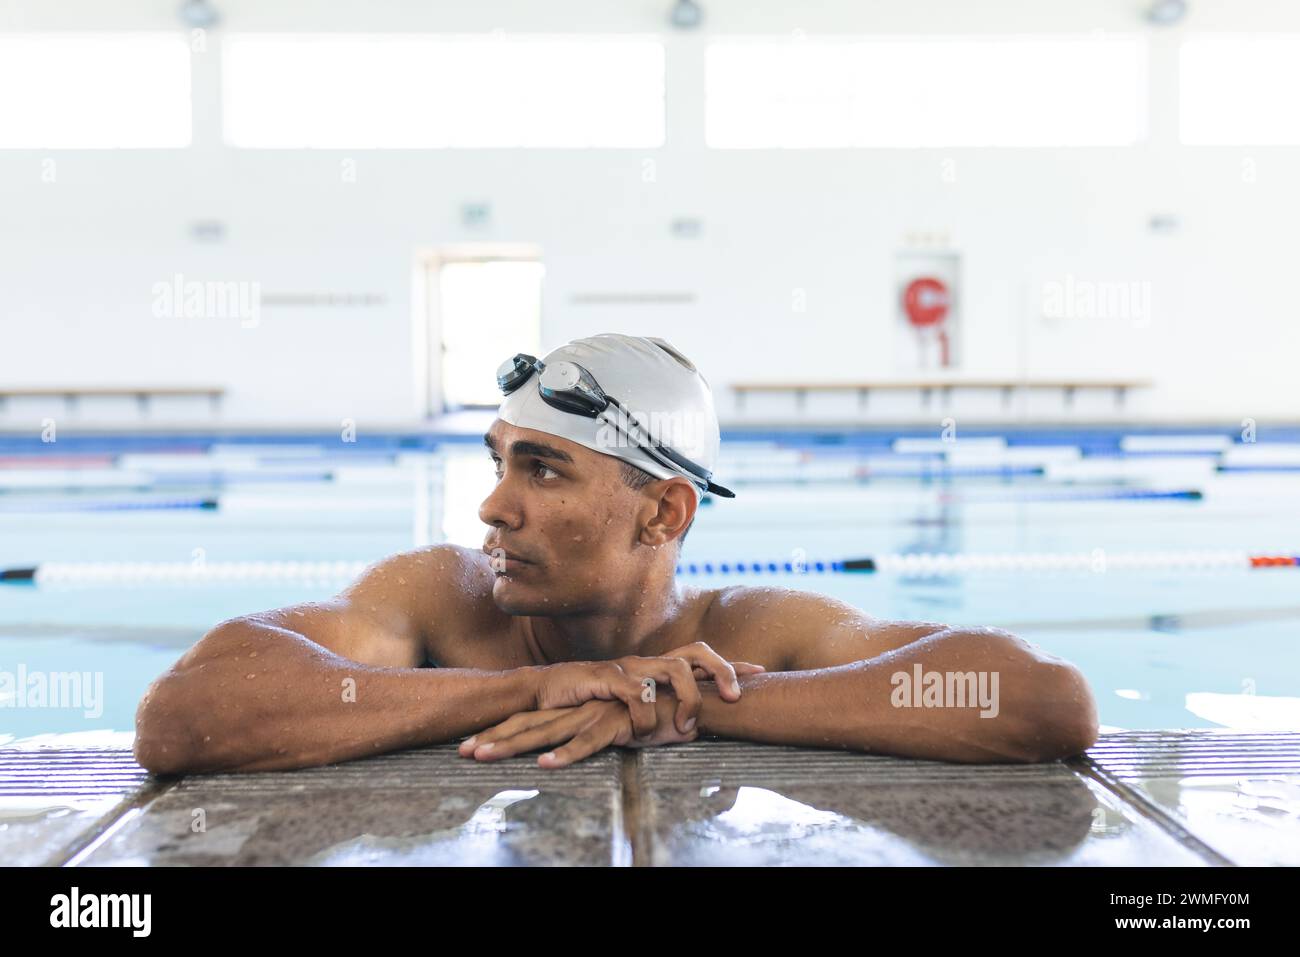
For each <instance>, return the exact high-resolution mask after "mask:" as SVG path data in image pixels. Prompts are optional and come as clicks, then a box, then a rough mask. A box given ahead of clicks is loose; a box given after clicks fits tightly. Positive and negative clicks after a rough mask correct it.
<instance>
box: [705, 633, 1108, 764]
mask: <svg viewBox="0 0 1300 957" xmlns="http://www.w3.org/2000/svg"><path fill="white" fill-rule="evenodd" d="M1007 639H1010V640H1007ZM1016 642H1018V639H1014V638H1010V636H1005V637H1002V636H997V635H991V634H988V633H972V632H954V631H946V632H939V633H937V634H934V635H930V636H928V637H926V638H924V639H922V640H919V641H916V642H913V643H912V644H910V645H907V646H906V647H903V648H899V649H897V650H895V651H891V652H889V653H887V654H884V655H881V656H880V657H878V658H873V659H870V660H867V661H859V662H855V663H853V664H848V665H841V666H838V667H834V668H823V669H819V670H815V671H787V672H773V673H770V674H763V675H753V676H748V677H744V678H741V679H740V684H741V689H742V695H741V698H740V700H739V701H737V702H727V701H723V700H722V699H721V698H720V697H719V696H718V693H717V686H716V685H715V684H714V683H712V682H702V683H701V685H700V688H701V691H702V692H703V696H704V699H703V702H702V704H701V707H700V720H699V726H700V733H701V734H702V735H716V736H718V737H724V738H738V739H742V740H748V741H761V742H766V743H771V744H790V745H802V746H806V747H822V748H847V749H851V750H857V751H866V752H874V753H879V754H891V755H897V756H902V757H912V758H928V759H933V760H942V761H970V762H985V761H1043V760H1052V759H1055V758H1058V757H1064V756H1066V755H1069V754H1074V753H1077V752H1079V751H1082V750H1084V749H1086V748H1087V747H1089V746H1090V745H1091V744H1092V742H1093V740H1095V736H1096V709H1095V704H1094V703H1093V701H1092V697H1091V693H1090V692H1089V691H1088V688H1087V685H1086V683H1084V682H1083V681H1082V677H1081V676H1080V675H1079V674H1078V672H1077V670H1076V669H1074V668H1073V667H1072V666H1070V665H1068V664H1066V663H1064V662H1058V663H1051V662H1045V661H1043V660H1040V659H1035V658H1033V657H1029V656H1026V655H1025V654H1024V653H1023V648H1022V647H1021V646H1019V645H1017V644H1016ZM917 665H919V666H920V669H921V670H920V672H919V676H920V677H921V678H922V681H921V682H920V685H921V687H911V686H912V685H916V684H917V683H918V682H917V681H916V679H917V677H918V672H917V669H916V666H917ZM933 674H937V675H938V676H939V679H938V681H939V682H940V684H939V687H940V688H942V689H951V688H953V687H955V684H954V683H953V681H950V680H948V679H949V676H966V675H973V680H974V684H973V685H969V684H967V685H963V687H964V688H969V687H975V688H978V687H980V685H979V682H980V681H981V680H982V681H983V682H984V684H983V688H984V689H985V690H986V691H987V690H989V689H991V690H992V691H993V692H994V699H995V700H994V702H993V703H992V705H991V706H988V705H986V706H981V705H980V703H979V701H978V700H971V701H968V702H965V704H964V705H963V706H958V705H957V703H956V702H954V701H952V700H944V697H943V694H942V692H941V693H940V694H939V695H938V696H937V698H938V700H937V701H936V700H935V699H936V695H934V694H932V693H931V692H932V691H933V690H934V687H933V679H929V678H928V676H929V675H933ZM899 676H901V678H900V677H899ZM981 676H982V677H981ZM995 676H996V677H995ZM954 680H955V679H954ZM904 685H907V686H908V687H906V688H904V687H903V686H904ZM927 685H928V687H927ZM904 691H906V692H907V694H906V695H904V694H903V692H904ZM913 692H915V693H913ZM971 697H972V699H975V698H977V697H978V695H972V696H971ZM981 714H986V715H989V716H988V717H981Z"/></svg>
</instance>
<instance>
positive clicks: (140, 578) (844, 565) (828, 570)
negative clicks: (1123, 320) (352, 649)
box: [0, 549, 1300, 585]
mask: <svg viewBox="0 0 1300 957" xmlns="http://www.w3.org/2000/svg"><path fill="white" fill-rule="evenodd" d="M371 564H372V563H371V562H364V561H333V562H307V561H303V562H298V561H265V562H255V561H235V562H219V561H203V562H43V563H41V564H39V565H32V566H26V567H15V568H7V569H2V570H0V583H10V584H20V583H34V584H51V585H53V584H61V585H68V584H111V583H127V582H143V583H148V582H157V583H160V584H166V583H183V584H198V583H208V582H291V581H351V580H352V579H355V578H356V577H358V576H359V575H360V574H361V573H362V572H363V571H365V569H366V568H367V567H369V566H370V565H371ZM1252 568H1300V555H1252V554H1250V553H1249V552H1245V551H1238V550H1221V551H1205V550H1201V551H1197V550H1187V551H1160V552H1107V551H1104V550H1101V549H1097V550H1095V551H1091V552H1039V553H1035V552H1001V553H999V552H985V553H980V552H970V553H964V554H942V553H913V554H885V555H877V556H874V557H866V558H850V559H843V560H836V561H779V562H775V561H768V562H682V563H680V564H679V565H678V566H677V573H678V574H679V575H759V574H832V573H841V572H883V573H896V574H901V575H920V576H938V575H948V574H957V573H979V572H993V573H998V572H1032V571H1075V572H1094V573H1095V572H1106V571H1134V570H1137V571H1159V570H1188V571H1234V570H1240V569H1252Z"/></svg>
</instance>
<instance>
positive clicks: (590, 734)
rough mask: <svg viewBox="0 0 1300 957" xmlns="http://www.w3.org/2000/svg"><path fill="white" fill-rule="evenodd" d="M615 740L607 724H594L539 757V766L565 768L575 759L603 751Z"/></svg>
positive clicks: (578, 759) (579, 759)
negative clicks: (567, 741)
mask: <svg viewBox="0 0 1300 957" xmlns="http://www.w3.org/2000/svg"><path fill="white" fill-rule="evenodd" d="M613 741H614V732H613V731H612V730H611V729H610V727H609V726H607V725H602V724H600V723H598V724H595V725H592V726H591V727H589V728H587V729H586V730H584V731H582V732H580V733H579V734H578V735H577V736H575V737H574V738H573V739H572V740H571V741H569V743H568V744H565V745H563V746H561V747H558V748H556V749H555V750H554V751H548V752H547V753H546V754H543V755H542V756H541V757H539V758H538V759H537V764H538V766H539V767H543V768H563V767H567V766H568V765H570V764H573V763H574V762H575V761H581V760H582V759H583V758H588V757H591V755H593V754H595V753H596V752H597V751H603V750H604V749H605V748H607V747H609V745H610V744H612V743H613Z"/></svg>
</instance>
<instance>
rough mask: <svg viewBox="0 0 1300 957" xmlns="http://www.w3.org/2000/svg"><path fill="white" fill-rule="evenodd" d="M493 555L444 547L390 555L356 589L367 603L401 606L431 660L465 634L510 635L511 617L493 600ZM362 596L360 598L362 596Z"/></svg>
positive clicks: (365, 576)
mask: <svg viewBox="0 0 1300 957" xmlns="http://www.w3.org/2000/svg"><path fill="white" fill-rule="evenodd" d="M494 578H495V576H494V575H493V572H492V569H491V567H490V565H489V558H488V556H486V555H484V554H483V553H482V552H480V551H477V550H474V549H469V548H464V547H461V546H459V545H449V544H439V545H427V546H424V547H422V548H416V549H412V550H410V551H406V552H400V553H398V554H396V555H390V556H388V557H387V558H384V559H382V560H380V561H378V562H376V563H374V564H373V565H371V566H370V567H369V568H368V569H367V570H366V572H365V573H364V574H363V575H362V577H361V578H360V579H359V580H358V584H357V585H356V586H354V589H357V588H359V589H364V593H365V597H366V599H367V600H368V601H370V602H372V603H374V602H382V603H384V604H391V605H395V606H399V607H400V608H401V609H402V611H403V612H404V613H405V614H407V615H410V616H412V617H413V618H414V620H415V621H417V622H418V623H419V624H420V628H421V631H422V633H423V634H424V636H425V638H426V645H427V646H428V648H429V650H430V653H431V656H436V655H437V652H436V651H435V649H438V650H443V649H445V647H446V643H447V642H448V641H449V640H456V639H459V638H460V636H463V635H466V634H478V635H481V636H483V637H485V638H486V637H489V636H491V635H493V634H496V633H498V632H504V631H506V630H508V628H509V623H510V616H509V615H507V614H506V613H505V612H503V611H501V610H500V609H499V608H498V607H497V606H496V603H495V602H493V600H492V583H493V580H494ZM358 597H360V596H358Z"/></svg>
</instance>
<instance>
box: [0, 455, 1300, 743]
mask: <svg viewBox="0 0 1300 957" xmlns="http://www.w3.org/2000/svg"><path fill="white" fill-rule="evenodd" d="M1095 441H1096V440H1095V437H1092V438H1090V439H1088V441H1083V440H1080V441H1076V442H1074V443H1073V444H1071V442H1070V437H1069V436H1066V437H1062V436H1060V435H1053V436H1049V437H1044V436H1042V435H1035V434H1032V433H1030V434H1022V435H1019V436H1017V437H1013V438H1011V439H1009V440H1008V441H1007V442H1006V443H1004V444H999V443H1000V442H1001V440H1000V439H999V440H996V441H992V442H991V443H986V444H984V445H981V444H980V443H979V442H978V441H976V442H972V443H971V445H970V446H967V447H962V446H961V445H960V443H958V449H960V450H961V452H962V453H964V457H963V455H961V454H954V453H953V451H952V450H948V451H947V452H942V451H941V452H939V453H938V454H937V455H935V454H929V453H924V452H923V453H922V454H921V455H920V456H918V455H917V454H915V453H914V452H912V451H908V450H906V449H901V447H899V446H897V445H896V444H891V443H890V442H887V441H884V440H882V441H880V442H876V443H875V444H874V445H873V446H872V447H870V448H863V447H852V446H844V445H834V444H831V445H829V446H828V445H827V444H826V443H825V442H824V441H822V442H818V443H808V442H799V441H797V440H796V439H795V438H793V437H790V438H782V437H781V436H765V437H761V438H758V439H752V438H751V439H749V440H747V441H740V442H731V441H728V442H726V443H724V449H725V450H726V451H725V462H724V464H723V465H722V466H720V467H719V469H718V474H719V477H720V479H721V480H722V481H723V482H724V484H729V485H732V487H734V488H735V489H736V491H737V494H738V497H737V498H736V499H735V500H733V501H728V500H717V501H714V502H711V503H706V504H705V506H704V507H703V509H702V510H701V512H700V515H699V517H698V518H697V521H696V523H695V527H694V529H693V530H692V531H691V534H690V537H689V539H688V541H687V544H686V546H685V549H684V553H683V556H682V558H683V563H684V564H688V565H689V564H690V563H694V564H696V565H697V567H702V566H703V564H704V563H706V562H707V563H709V564H710V565H711V566H713V567H714V569H715V571H714V572H713V573H712V574H704V573H702V572H701V573H698V574H695V575H690V576H688V579H689V581H691V582H692V583H693V584H699V585H710V584H712V585H722V584H734V583H741V582H746V581H748V582H755V583H759V582H761V583H764V584H775V585H781V586H787V587H794V588H803V589H808V590H811V591H817V592H822V593H825V594H829V595H833V596H835V597H837V598H841V599H843V600H845V601H848V602H851V603H853V604H855V605H857V606H858V607H861V608H863V609H864V610H866V611H867V612H869V613H871V614H873V615H876V616H879V617H882V618H893V619H923V620H927V621H942V622H946V623H949V624H953V625H996V626H1000V627H1004V628H1008V629H1010V630H1012V631H1015V632H1016V633H1018V634H1020V635H1022V636H1023V637H1025V638H1026V639H1028V640H1029V641H1031V642H1033V643H1035V644H1037V645H1039V646H1041V647H1043V648H1044V649H1046V650H1048V651H1050V652H1052V653H1053V654H1056V655H1060V656H1062V657H1064V658H1066V659H1068V660H1070V661H1073V662H1074V663H1076V664H1077V665H1078V666H1079V667H1080V668H1082V670H1083V671H1084V673H1085V674H1086V676H1087V677H1088V679H1089V681H1090V682H1091V684H1092V687H1093V689H1094V692H1095V694H1096V697H1097V700H1098V704H1099V707H1100V716H1101V721H1102V724H1103V725H1104V726H1106V727H1112V728H1132V729H1138V728H1197V727H1234V728H1241V729H1264V728H1268V729H1292V728H1295V727H1297V726H1300V653H1298V652H1297V637H1298V636H1300V627H1298V626H1300V568H1267V569H1252V568H1249V567H1246V566H1244V565H1242V566H1239V567H1233V568H1213V569H1204V570H1196V569H1180V568H1175V567H1154V568H1151V569H1146V570H1124V569H1120V568H1112V567H1109V565H1108V563H1105V562H1100V563H1098V564H1096V565H1095V566H1093V567H1090V568H1088V569H1087V570H1074V571H1068V570H1056V571H1053V570H1050V569H1047V568H1018V569H1017V568H1013V569H1003V570H999V571H976V572H961V573H957V572H947V573H943V574H938V573H934V572H924V573H915V572H911V573H909V572H902V571H882V572H878V573H875V574H869V573H817V572H815V571H811V570H810V571H808V572H806V573H800V572H798V571H797V570H796V571H793V572H784V571H781V572H778V573H775V574H773V573H768V572H763V573H761V574H754V573H753V572H752V571H746V572H745V573H743V574H736V573H735V572H734V571H732V572H731V573H729V574H725V575H724V574H720V573H719V572H718V571H717V568H718V567H719V566H720V565H721V564H722V563H727V564H728V565H729V566H731V567H733V568H734V566H735V565H736V564H738V563H744V564H745V565H746V566H750V565H752V563H754V562H759V563H763V564H764V565H766V564H767V563H768V562H777V563H778V564H779V565H782V566H783V565H784V563H787V562H790V563H792V567H793V568H795V569H799V568H800V567H802V566H803V565H804V563H815V562H816V561H819V560H820V561H827V562H829V561H833V560H842V559H846V558H857V557H870V556H885V555H899V554H921V553H931V554H937V553H947V554H969V553H999V554H1004V555H1012V556H1024V555H1030V554H1039V553H1075V554H1077V553H1084V554H1090V555H1100V556H1113V555H1119V554H1122V553H1126V552H1153V551H1159V552H1185V551H1201V550H1207V549H1216V550H1222V549H1241V550H1244V551H1246V552H1249V553H1251V554H1279V555H1281V554H1285V555H1295V554H1300V507H1297V506H1298V505H1300V472H1297V471H1294V470H1291V469H1289V468H1287V467H1285V463H1286V462H1288V461H1292V458H1291V456H1293V454H1294V453H1295V452H1296V451H1297V450H1300V446H1295V445H1287V444H1286V443H1275V446H1274V451H1275V452H1276V453H1277V454H1276V456H1275V458H1273V459H1269V460H1267V461H1269V462H1273V463H1274V466H1273V467H1265V468H1259V469H1241V470H1235V469H1226V470H1225V469H1224V468H1223V465H1224V462H1225V461H1228V460H1230V457H1229V456H1225V454H1224V453H1223V451H1222V450H1219V451H1215V450H1214V449H1213V445H1214V443H1210V444H1209V445H1210V446H1211V447H1210V448H1209V449H1208V450H1207V449H1200V450H1196V449H1193V450H1192V451H1191V452H1186V451H1185V450H1184V451H1183V452H1178V453H1177V454H1171V453H1169V452H1168V450H1166V451H1165V454H1159V453H1160V450H1159V449H1157V450H1156V453H1155V454H1128V453H1125V452H1124V451H1123V449H1122V447H1118V446H1116V447H1112V446H1113V445H1114V443H1112V446H1107V447H1106V448H1105V449H1104V450H1103V451H1102V452H1100V453H1098V452H1097V451H1096V449H1095V448H1094V446H1095ZM1089 442H1091V443H1093V445H1089ZM1193 444H1195V443H1193ZM1035 449H1037V450H1038V451H1037V452H1035ZM1063 449H1066V450H1068V449H1073V450H1074V451H1073V452H1072V453H1070V452H1062V451H1061V450H1063ZM42 456H44V458H43V457H42ZM943 461H946V462H948V463H957V465H958V466H960V467H954V468H949V469H946V470H945V469H944V468H939V467H936V466H935V463H936V462H943ZM1297 461H1300V460H1297ZM1278 462H1281V463H1282V465H1280V466H1279V465H1277V464H1276V463H1278ZM971 463H974V464H975V466H976V467H971ZM1026 463H1028V465H1029V467H1028V468H1026ZM1043 463H1048V465H1047V467H1046V468H1042V467H1040V466H1042V464H1043ZM733 476H737V478H736V479H735V481H734V482H732V481H729V479H731V478H732V477H733ZM491 484H492V468H491V465H490V462H489V459H488V458H487V455H486V453H485V452H484V451H483V450H482V449H481V448H480V447H478V446H477V445H476V444H475V443H474V442H467V441H453V442H442V443H435V442H432V441H425V442H421V443H419V444H418V446H417V447H403V445H402V444H401V443H392V444H390V445H389V446H388V447H378V448H377V447H375V446H374V445H371V446H361V447H357V448H344V447H339V446H338V445H337V444H335V445H331V444H330V443H329V442H328V440H321V439H319V438H318V439H315V440H311V441H309V440H305V439H300V440H296V441H292V442H286V441H284V440H280V439H276V440H268V439H260V440H256V439H243V440H240V441H237V442H232V441H229V440H225V441H224V442H222V443H216V444H212V443H210V442H203V441H199V440H195V439H192V438H190V439H185V440H181V439H172V440H168V439H166V438H162V437H156V438H154V439H151V440H150V441H149V442H148V443H147V447H145V448H144V449H142V448H141V443H140V441H139V440H121V442H120V443H118V444H117V445H116V446H115V445H114V440H112V439H108V438H100V439H96V440H95V445H94V447H93V448H91V447H90V446H88V445H86V446H82V447H75V446H74V447H73V448H72V449H71V450H69V449H67V448H66V447H64V448H61V449H60V451H59V457H58V459H57V460H56V459H55V458H54V457H53V455H52V453H50V452H49V451H48V450H40V449H31V448H28V447H24V448H22V449H19V450H16V451H15V450H14V449H13V448H10V449H9V450H8V451H5V450H4V449H3V448H2V447H0V569H6V568H13V567H19V566H32V565H40V564H41V563H52V562H101V563H121V562H164V561H168V562H191V563H198V562H208V563H221V562H275V561H333V560H346V561H363V562H369V561H373V560H375V559H377V558H380V557H382V556H384V555H387V554H391V553H394V552H398V551H402V550H406V549H409V548H412V547H416V546H421V545H426V544H430V543H433V542H439V541H452V542H456V543H459V544H465V545H471V546H478V545H479V544H481V542H482V536H483V532H484V527H483V526H482V525H481V524H480V523H479V521H478V517H477V511H478V504H479V502H480V501H481V500H482V498H483V497H484V496H485V495H486V494H487V492H488V490H489V489H490V487H491ZM1152 491H1157V492H1161V493H1167V492H1177V491H1194V492H1196V493H1199V497H1140V495H1148V496H1149V493H1151V492H1152ZM201 499H208V500H210V501H215V502H216V507H210V508H197V507H180V506H182V505H185V504H187V503H196V502H197V501H199V500H201ZM166 503H170V504H171V506H172V507H169V508H159V507H147V506H158V505H162V504H166ZM345 583H346V582H345V581H329V580H319V581H310V580H304V579H291V580H280V581H273V580H256V579H254V580H244V581H239V582H222V583H216V582H210V583H197V584H162V583H157V582H148V581H139V582H129V583H117V584H111V583H104V584H84V583H82V584H77V583H64V584H49V583H39V584H34V585H33V584H0V743H4V742H6V741H12V740H14V739H25V738H30V737H32V736H37V735H49V734H71V733H75V734H81V735H85V734H86V733H88V732H89V733H91V734H90V737H92V738H93V737H95V735H101V736H102V735H105V734H108V733H110V732H122V733H129V732H130V730H131V728H132V726H133V723H134V714H135V707H136V703H137V702H138V700H139V698H140V696H141V695H142V693H143V692H144V690H145V688H146V687H147V685H148V684H149V682H150V681H152V680H153V678H154V677H156V676H157V675H158V674H160V673H161V672H162V671H164V670H165V669H166V668H167V667H168V666H169V665H170V664H171V663H172V662H173V661H174V660H175V659H176V658H177V657H179V655H180V654H182V652H183V651H184V650H185V649H186V648H187V647H189V645H191V644H192V643H193V642H194V641H196V640H197V639H198V638H199V637H200V636H201V635H202V634H203V633H204V631H205V630H206V629H208V628H209V627H211V626H212V625H213V624H215V623H216V622H218V621H220V620H222V619H225V618H229V617H232V616H235V615H239V614H244V613H247V612H252V611H257V610H262V609H267V608H273V607H277V606H280V605H284V604H288V603H292V602H299V601H305V600H317V599H321V598H324V597H327V596H329V595H331V594H334V593H335V592H337V591H338V590H339V588H340V587H342V585H344V584H345ZM20 669H22V671H23V672H24V673H25V674H27V675H32V674H37V673H39V674H45V675H48V674H50V673H54V672H63V673H66V672H73V671H75V672H79V673H82V674H83V675H86V676H88V677H87V678H86V689H87V690H85V691H84V692H83V694H82V696H81V697H80V698H79V699H78V705H79V706H78V707H49V706H44V707H38V706H34V705H33V703H32V702H31V701H27V702H24V703H25V704H26V706H25V707H16V706H15V705H16V704H18V703H19V702H18V701H17V700H16V698H15V695H14V693H13V691H12V687H11V689H10V691H9V692H8V697H9V699H10V700H8V701H5V700H3V699H4V698H5V697H6V691H5V686H4V685H3V683H2V682H3V675H4V674H5V673H8V674H10V675H17V674H18V673H19V670H20ZM12 680H16V679H11V681H12ZM96 682H99V683H100V684H99V687H100V688H101V689H102V691H101V692H100V693H99V694H98V695H95V694H92V693H91V692H90V691H89V689H92V688H94V687H96ZM95 698H97V699H98V700H91V699H95Z"/></svg>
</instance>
